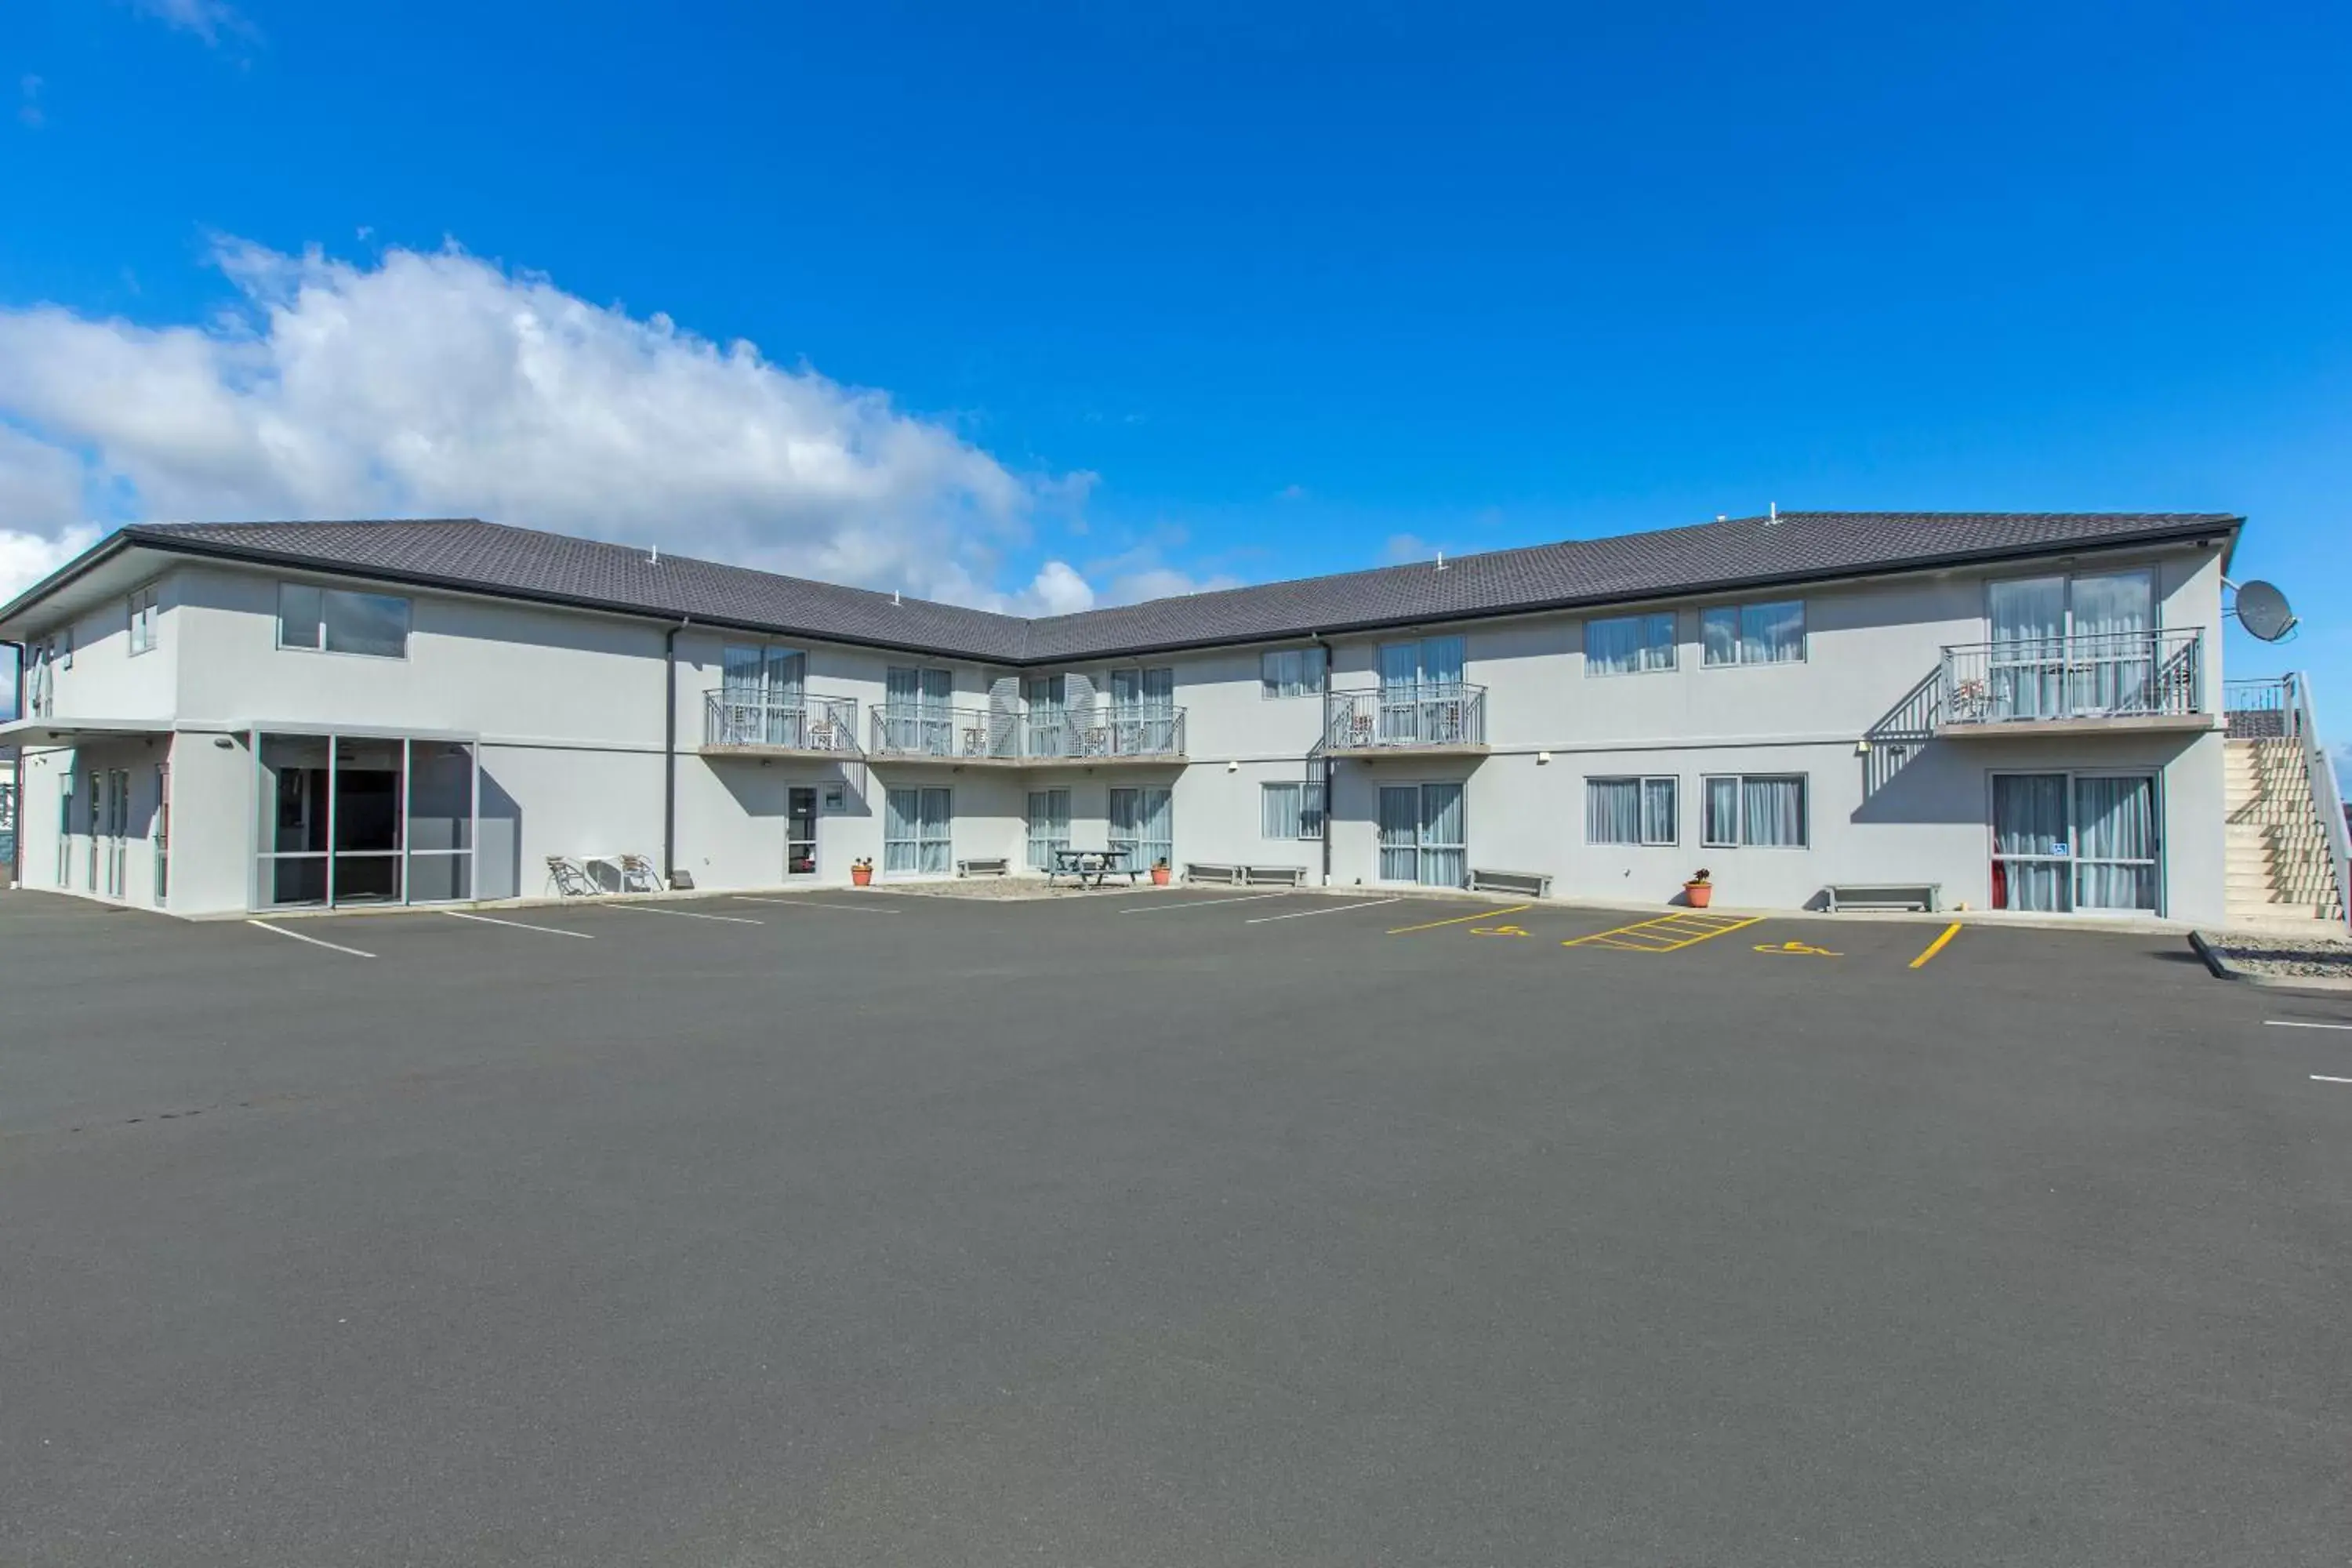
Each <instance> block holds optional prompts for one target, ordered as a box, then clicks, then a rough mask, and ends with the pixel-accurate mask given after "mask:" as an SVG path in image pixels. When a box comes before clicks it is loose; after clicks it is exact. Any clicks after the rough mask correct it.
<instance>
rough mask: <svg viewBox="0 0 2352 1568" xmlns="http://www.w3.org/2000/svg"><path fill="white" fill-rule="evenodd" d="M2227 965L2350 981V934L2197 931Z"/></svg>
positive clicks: (2304, 977) (2242, 970)
mask: <svg viewBox="0 0 2352 1568" xmlns="http://www.w3.org/2000/svg"><path fill="white" fill-rule="evenodd" d="M2198 934H2199V935H2200V936H2201V937H2203V938H2204V939H2205V945H2206V946H2207V947H2208V948H2210V949H2211V950H2212V952H2213V953H2214V955H2215V956H2217V957H2218V958H2220V959H2221V962H2222V963H2224V964H2225V965H2227V966H2228V967H2229V968H2230V969H2231V970H2234V971H2236V972H2238V973H2243V974H2267V975H2273V976H2278V977H2283V978H2292V979H2297V980H2347V981H2352V937H2342V936H2318V935H2314V936H2301V935H2295V936H2288V935H2282V934H2278V933H2274V932H2271V931H2200V932H2199V933H2198Z"/></svg>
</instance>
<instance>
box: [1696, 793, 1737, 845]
mask: <svg viewBox="0 0 2352 1568" xmlns="http://www.w3.org/2000/svg"><path fill="white" fill-rule="evenodd" d="M1704 809H1705V812H1706V820H1705V821H1703V822H1702V823H1701V824H1700V825H1699V826H1700V829H1701V832H1700V837H1701V838H1702V839H1703V840H1704V841H1705V842H1706V843H1708V844H1713V845H1731V844H1737V843H1738V842H1739V781H1738V779H1737V778H1731V777H1722V778H1711V779H1708V780H1706V801H1705V803H1704Z"/></svg>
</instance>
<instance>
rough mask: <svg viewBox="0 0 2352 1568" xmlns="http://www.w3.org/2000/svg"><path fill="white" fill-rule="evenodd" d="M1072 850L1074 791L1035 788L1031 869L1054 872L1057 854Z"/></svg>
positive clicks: (1031, 798) (1032, 795)
mask: <svg viewBox="0 0 2352 1568" xmlns="http://www.w3.org/2000/svg"><path fill="white" fill-rule="evenodd" d="M1068 847H1070V792H1069V791H1068V790H1066V789H1033V790H1031V791H1030V792H1029V869H1031V870H1032V871H1050V870H1052V869H1053V868H1054V852H1055V850H1057V849H1067V848H1068Z"/></svg>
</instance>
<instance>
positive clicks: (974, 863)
mask: <svg viewBox="0 0 2352 1568" xmlns="http://www.w3.org/2000/svg"><path fill="white" fill-rule="evenodd" d="M1012 869H1013V862H1012V861H1011V860H1009V859H1007V858H1005V857H1003V856H1002V855H992V856H987V857H983V858H978V859H972V860H959V861H957V862H956V875H957V876H959V877H1002V876H1005V875H1007V874H1008V873H1010V872H1011V871H1012Z"/></svg>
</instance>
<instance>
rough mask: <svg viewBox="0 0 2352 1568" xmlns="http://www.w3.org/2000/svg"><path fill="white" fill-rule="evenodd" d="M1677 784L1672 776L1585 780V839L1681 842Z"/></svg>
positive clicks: (1645, 842) (1618, 841) (1629, 841)
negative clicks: (1676, 797) (1677, 808)
mask: <svg viewBox="0 0 2352 1568" xmlns="http://www.w3.org/2000/svg"><path fill="white" fill-rule="evenodd" d="M1678 786H1679V781H1678V780H1675V779H1674V778H1671V777H1653V778H1627V779H1587V780H1585V781H1584V838H1585V842H1586V843H1588V844H1677V843H1680V842H1681V834H1680V831H1679V827H1680V825H1679V823H1678V822H1677V820H1676V818H1677V816H1679V813H1678V812H1677V810H1676V801H1675V795H1676V793H1677V789H1678Z"/></svg>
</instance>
